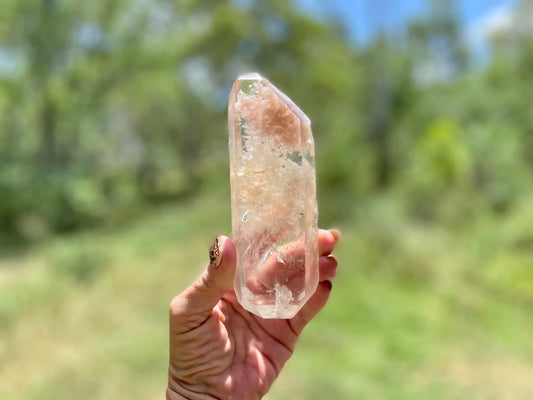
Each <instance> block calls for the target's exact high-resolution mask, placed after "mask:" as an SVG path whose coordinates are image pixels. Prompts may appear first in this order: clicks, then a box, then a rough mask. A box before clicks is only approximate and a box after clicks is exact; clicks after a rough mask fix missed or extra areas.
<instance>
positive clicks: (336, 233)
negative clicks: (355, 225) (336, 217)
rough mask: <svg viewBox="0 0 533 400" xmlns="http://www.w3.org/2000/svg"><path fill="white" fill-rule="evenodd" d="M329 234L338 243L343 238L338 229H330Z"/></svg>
mask: <svg viewBox="0 0 533 400" xmlns="http://www.w3.org/2000/svg"><path fill="white" fill-rule="evenodd" d="M329 233H331V234H332V235H333V237H334V238H335V240H336V241H337V240H339V239H340V238H341V231H339V230H338V229H330V230H329Z"/></svg>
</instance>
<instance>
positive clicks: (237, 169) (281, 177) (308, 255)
mask: <svg viewBox="0 0 533 400" xmlns="http://www.w3.org/2000/svg"><path fill="white" fill-rule="evenodd" d="M228 128H229V154H230V178H231V213H232V230H233V232H232V234H233V239H234V241H235V244H236V247H237V271H236V274H235V281H234V289H235V293H236V295H237V299H238V300H239V302H240V304H241V305H242V306H243V307H244V308H245V309H246V310H248V311H251V312H253V313H254V314H257V315H259V316H260V317H262V318H292V317H293V316H294V315H295V314H296V313H297V312H298V310H300V309H301V308H302V306H303V305H304V304H305V302H306V301H307V300H308V299H309V297H310V296H311V295H312V294H313V293H314V292H315V290H316V287H317V284H318V224H317V219H318V211H317V202H316V180H315V166H314V157H315V156H314V141H313V135H312V133H311V121H310V120H309V118H308V117H307V116H306V115H305V114H304V113H303V112H302V111H301V110H300V109H299V108H298V107H297V106H296V105H295V104H294V103H293V102H292V101H291V99H289V98H288V97H287V96H286V95H285V94H283V93H282V92H281V91H280V90H279V89H277V88H276V87H275V86H274V85H272V83H270V82H269V81H268V80H267V79H265V78H263V77H261V76H260V75H259V74H257V73H253V74H248V75H242V76H240V77H239V78H238V79H237V80H236V81H235V83H234V84H233V88H232V90H231V95H230V99H229V104H228Z"/></svg>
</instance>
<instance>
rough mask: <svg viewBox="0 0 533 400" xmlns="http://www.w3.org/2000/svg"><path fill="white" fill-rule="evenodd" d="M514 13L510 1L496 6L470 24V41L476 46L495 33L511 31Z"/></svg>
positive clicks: (484, 42)
mask: <svg viewBox="0 0 533 400" xmlns="http://www.w3.org/2000/svg"><path fill="white" fill-rule="evenodd" d="M514 15H515V8H514V6H513V5H512V4H510V3H507V4H502V5H500V6H497V7H494V8H493V9H492V10H490V11H489V12H488V13H486V14H484V15H482V16H481V17H480V18H478V19H477V20H475V21H473V22H472V24H470V26H469V27H468V29H467V38H468V41H469V43H470V44H471V45H474V46H479V45H484V44H486V43H487V42H488V41H489V40H490V39H491V38H492V37H494V36H495V35H498V34H500V33H503V32H508V31H510V30H511V29H512V27H513V20H514Z"/></svg>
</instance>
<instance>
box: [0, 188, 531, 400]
mask: <svg viewBox="0 0 533 400" xmlns="http://www.w3.org/2000/svg"><path fill="white" fill-rule="evenodd" d="M531 204H532V203H531V201H528V202H526V201H524V203H523V204H522V205H519V206H517V207H516V209H515V210H514V211H513V212H512V213H511V214H509V215H505V216H488V215H485V216H483V217H479V218H475V219H472V220H471V221H469V223H468V224H464V225H463V226H461V227H460V228H454V229H451V228H446V227H442V226H437V225H434V224H433V225H429V224H425V225H424V224H417V223H414V222H413V221H412V220H409V219H408V218H406V217H405V213H403V212H402V210H401V209H399V208H398V206H397V203H395V202H394V199H387V198H386V197H383V198H382V199H378V200H377V201H374V202H372V203H369V205H368V206H367V207H365V206H364V205H362V206H361V207H360V208H361V211H360V212H359V213H358V214H357V218H356V220H355V221H354V223H353V225H346V226H344V227H343V234H344V235H343V238H342V241H341V243H340V244H339V246H338V249H337V256H338V258H339V265H340V267H339V273H338V277H337V278H336V279H335V281H334V285H333V287H334V291H333V293H332V297H331V300H330V302H329V304H328V305H327V307H326V309H325V310H324V312H322V313H321V314H320V315H319V316H318V317H317V318H316V320H315V321H313V323H311V324H310V325H309V327H308V328H307V329H306V331H304V334H303V336H302V338H301V340H300V342H299V344H298V346H297V350H296V352H295V355H294V357H293V358H292V359H291V360H290V361H289V362H288V363H287V365H286V367H285V369H284V370H283V373H282V375H281V376H280V378H279V379H278V381H277V382H276V383H275V384H274V386H273V388H272V390H271V392H270V393H269V394H268V395H267V399H270V400H276V399H288V398H290V399H293V400H298V399H306V400H308V399H324V398H332V399H358V400H362V399H427V398H431V399H487V400H488V399H530V398H533V341H531V338H530V337H531V332H532V331H533V315H532V312H531V310H532V309H533V208H532V207H531ZM228 205H229V199H228V198H227V196H205V195H204V196H200V197H198V198H195V199H191V200H187V201H184V202H182V203H180V204H178V205H168V206H164V207H161V208H158V209H156V210H153V211H151V212H150V213H148V215H146V216H144V217H142V218H139V219H138V220H136V221H132V222H131V223H129V224H128V225H127V226H126V227H123V228H117V229H108V230H99V231H93V232H87V233H82V234H76V235H72V236H69V237H60V238H55V239H52V240H50V241H48V242H46V243H44V244H42V245H40V246H38V247H35V248H32V249H29V250H27V251H24V252H22V251H21V252H20V253H15V254H11V255H9V256H6V257H4V258H2V259H0V398H2V399H7V400H9V399H17V400H18V399H40V400H43V399H161V398H163V393H164V388H165V384H166V370H167V354H168V339H167V318H168V303H169V301H170V299H171V298H172V297H173V296H174V295H175V294H177V293H179V291H181V290H182V289H183V288H185V287H186V286H187V285H188V283H189V282H190V281H192V280H193V279H194V278H195V277H196V276H197V274H198V273H199V272H200V271H201V269H202V268H203V264H204V263H205V261H206V258H207V248H208V246H209V244H210V241H211V240H212V239H213V237H214V236H215V235H216V234H217V233H222V232H229V230H230V229H229V226H230V223H229V210H228Z"/></svg>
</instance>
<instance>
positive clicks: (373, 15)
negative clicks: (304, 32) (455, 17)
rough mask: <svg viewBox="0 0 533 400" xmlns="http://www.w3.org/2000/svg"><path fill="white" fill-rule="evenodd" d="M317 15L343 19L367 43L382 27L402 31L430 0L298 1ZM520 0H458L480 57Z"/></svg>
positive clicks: (360, 41) (351, 33)
mask: <svg viewBox="0 0 533 400" xmlns="http://www.w3.org/2000/svg"><path fill="white" fill-rule="evenodd" d="M296 3H297V4H298V6H299V7H300V8H301V9H302V10H304V11H305V12H308V13H310V14H312V15H315V16H327V17H333V18H335V19H338V20H340V21H342V23H343V25H344V26H345V27H346V28H347V33H348V36H349V38H350V39H351V40H352V41H354V42H355V43H358V44H361V45H365V44H367V43H369V42H370V41H371V40H372V38H373V37H374V36H375V35H376V34H377V33H378V32H379V31H380V30H381V29H385V30H386V31H387V32H388V33H392V34H394V32H397V31H400V30H401V29H402V28H403V27H405V26H406V24H407V23H408V21H409V20H411V19H413V18H415V17H417V16H418V15H423V14H424V12H426V11H427V10H428V5H429V4H430V0H330V1H326V0H296ZM517 3H518V0H456V4H457V7H458V13H459V19H460V22H461V25H462V28H463V34H464V40H465V43H466V44H467V46H468V47H469V49H470V50H471V51H472V53H473V55H474V56H475V57H477V58H478V59H480V60H484V59H486V58H487V57H488V47H487V41H486V36H487V34H489V33H490V32H491V30H493V29H496V28H497V27H501V26H502V25H504V24H505V23H506V21H508V20H509V18H508V16H509V15H510V14H511V13H512V10H513V8H514V6H516V4H517Z"/></svg>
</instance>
